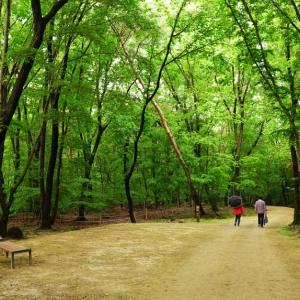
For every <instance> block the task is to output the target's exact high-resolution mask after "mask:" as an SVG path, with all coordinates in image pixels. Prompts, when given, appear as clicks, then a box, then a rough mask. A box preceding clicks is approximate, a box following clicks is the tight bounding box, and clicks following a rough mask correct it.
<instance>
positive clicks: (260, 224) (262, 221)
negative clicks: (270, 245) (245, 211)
mask: <svg viewBox="0 0 300 300" xmlns="http://www.w3.org/2000/svg"><path fill="white" fill-rule="evenodd" d="M264 217H265V214H257V218H258V225H259V226H261V227H264Z"/></svg>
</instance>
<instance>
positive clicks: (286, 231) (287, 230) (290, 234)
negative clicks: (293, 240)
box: [279, 226, 299, 237]
mask: <svg viewBox="0 0 300 300" xmlns="http://www.w3.org/2000/svg"><path fill="white" fill-rule="evenodd" d="M279 232H280V234H282V235H284V236H287V237H297V235H298V234H299V232H297V231H295V230H293V229H292V228H291V226H286V227H283V228H281V229H280V230H279Z"/></svg>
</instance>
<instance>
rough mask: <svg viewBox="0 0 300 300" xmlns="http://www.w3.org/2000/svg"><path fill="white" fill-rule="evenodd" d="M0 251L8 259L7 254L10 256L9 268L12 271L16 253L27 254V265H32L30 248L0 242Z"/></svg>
mask: <svg viewBox="0 0 300 300" xmlns="http://www.w3.org/2000/svg"><path fill="white" fill-rule="evenodd" d="M0 249H1V250H2V253H3V252H5V254H6V257H8V254H10V255H11V268H12V269H13V268H14V267H15V254H17V253H24V252H28V256H29V265H31V264H32V255H31V248H26V247H23V246H19V245H16V244H14V243H11V242H2V241H0Z"/></svg>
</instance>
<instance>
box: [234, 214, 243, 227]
mask: <svg viewBox="0 0 300 300" xmlns="http://www.w3.org/2000/svg"><path fill="white" fill-rule="evenodd" d="M240 223H241V215H235V220H234V226H235V225H237V226H240Z"/></svg>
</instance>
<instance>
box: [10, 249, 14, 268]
mask: <svg viewBox="0 0 300 300" xmlns="http://www.w3.org/2000/svg"><path fill="white" fill-rule="evenodd" d="M14 267H15V254H14V253H13V252H12V254H11V268H12V269H14Z"/></svg>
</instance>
